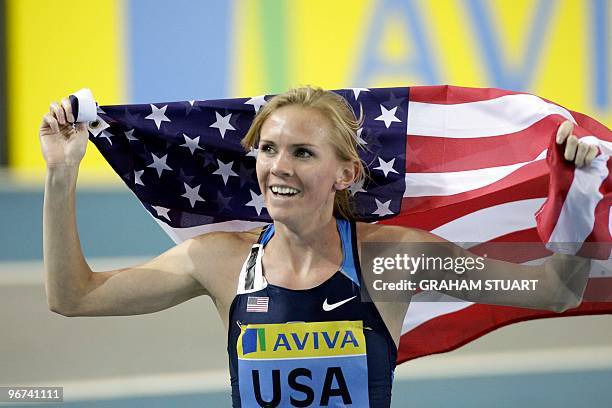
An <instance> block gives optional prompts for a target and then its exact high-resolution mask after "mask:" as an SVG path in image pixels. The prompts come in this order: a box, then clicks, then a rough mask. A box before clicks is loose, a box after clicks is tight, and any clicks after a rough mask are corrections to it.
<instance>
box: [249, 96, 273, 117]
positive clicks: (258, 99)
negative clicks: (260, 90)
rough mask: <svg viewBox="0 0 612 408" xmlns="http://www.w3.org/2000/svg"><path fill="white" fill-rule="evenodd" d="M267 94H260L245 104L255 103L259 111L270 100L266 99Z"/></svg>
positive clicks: (256, 110)
mask: <svg viewBox="0 0 612 408" xmlns="http://www.w3.org/2000/svg"><path fill="white" fill-rule="evenodd" d="M265 96H266V95H259V96H255V97H253V98H251V99H249V100H248V101H246V102H245V103H244V104H245V105H253V108H255V113H257V112H259V109H260V108H261V107H262V106H264V105H265V104H266V103H268V101H266V99H265Z"/></svg>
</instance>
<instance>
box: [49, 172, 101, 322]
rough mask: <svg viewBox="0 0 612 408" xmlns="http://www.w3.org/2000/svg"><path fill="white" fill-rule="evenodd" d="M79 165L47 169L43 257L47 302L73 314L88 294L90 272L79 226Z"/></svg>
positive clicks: (56, 308) (59, 309) (50, 305)
mask: <svg viewBox="0 0 612 408" xmlns="http://www.w3.org/2000/svg"><path fill="white" fill-rule="evenodd" d="M77 175H78V167H76V166H55V167H53V168H50V169H48V170H47V177H46V182H45V199H44V208H43V258H44V266H45V284H46V292H47V302H48V304H49V307H50V309H51V310H53V311H56V312H58V313H70V309H71V308H73V307H74V305H75V304H76V303H77V302H78V300H79V299H80V298H81V297H82V296H83V295H84V293H85V292H86V288H87V284H88V282H89V280H90V277H91V273H92V272H91V269H90V267H89V265H87V262H86V261H85V258H84V256H83V252H82V250H81V245H80V242H79V236H78V232H77V225H76V210H75V190H76V180H77Z"/></svg>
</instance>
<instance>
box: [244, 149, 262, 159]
mask: <svg viewBox="0 0 612 408" xmlns="http://www.w3.org/2000/svg"><path fill="white" fill-rule="evenodd" d="M257 154H259V149H255V148H252V147H251V150H249V152H248V153H247V154H245V156H251V157H254V158H257Z"/></svg>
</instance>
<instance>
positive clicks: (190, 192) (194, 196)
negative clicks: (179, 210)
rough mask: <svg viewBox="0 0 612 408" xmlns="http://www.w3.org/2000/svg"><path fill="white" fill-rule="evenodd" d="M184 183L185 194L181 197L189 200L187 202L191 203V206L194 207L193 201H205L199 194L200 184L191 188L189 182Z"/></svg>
mask: <svg viewBox="0 0 612 408" xmlns="http://www.w3.org/2000/svg"><path fill="white" fill-rule="evenodd" d="M183 184H184V185H185V194H183V195H182V196H181V197H185V198H187V199H188V200H189V204H191V208H193V207H195V203H197V202H198V201H205V200H204V199H203V198H202V197H201V196H200V194H199V192H200V186H201V184H199V185H197V186H195V187H193V188H191V187H190V186H189V184H187V183H183Z"/></svg>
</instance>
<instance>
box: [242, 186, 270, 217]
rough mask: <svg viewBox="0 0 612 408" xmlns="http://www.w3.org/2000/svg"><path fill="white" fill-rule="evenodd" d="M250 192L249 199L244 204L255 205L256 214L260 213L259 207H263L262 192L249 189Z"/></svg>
mask: <svg viewBox="0 0 612 408" xmlns="http://www.w3.org/2000/svg"><path fill="white" fill-rule="evenodd" d="M249 191H250V192H251V201H249V202H248V203H246V204H245V206H247V207H255V211H257V215H261V209H262V208H265V206H266V205H265V204H264V198H263V193H261V194H257V193H256V192H254V191H253V190H249Z"/></svg>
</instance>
